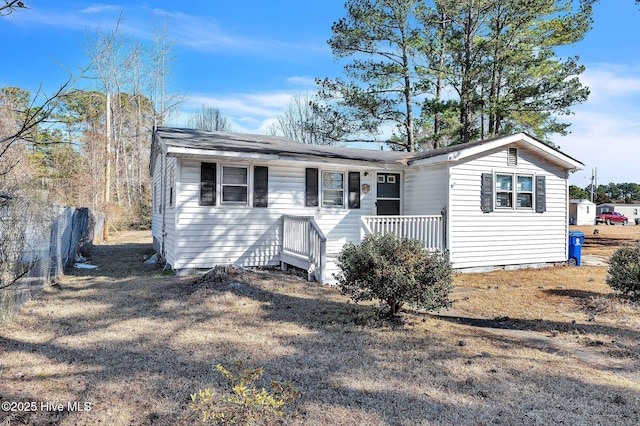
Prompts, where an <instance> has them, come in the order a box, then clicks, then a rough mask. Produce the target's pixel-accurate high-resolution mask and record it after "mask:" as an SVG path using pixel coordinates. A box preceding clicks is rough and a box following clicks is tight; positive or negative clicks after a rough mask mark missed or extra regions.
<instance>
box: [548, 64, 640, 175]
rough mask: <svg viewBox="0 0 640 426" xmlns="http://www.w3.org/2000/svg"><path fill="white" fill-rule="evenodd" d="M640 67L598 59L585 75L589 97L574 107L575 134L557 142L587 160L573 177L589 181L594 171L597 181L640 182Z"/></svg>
mask: <svg viewBox="0 0 640 426" xmlns="http://www.w3.org/2000/svg"><path fill="white" fill-rule="evenodd" d="M639 75H640V67H629V66H619V65H607V64H596V65H593V66H592V67H588V68H587V71H585V75H584V78H583V77H581V80H582V82H583V83H584V84H586V85H588V86H589V87H590V88H591V96H590V97H589V100H588V101H587V102H586V103H585V104H583V105H580V106H577V107H575V108H574V111H575V115H573V116H570V117H568V120H569V121H570V122H571V123H572V126H571V128H570V130H571V134H570V135H569V136H566V137H564V138H557V139H556V141H555V142H556V143H557V144H558V145H560V147H561V149H562V150H563V151H564V152H566V153H567V154H569V155H571V156H573V157H575V158H577V159H578V160H580V161H582V162H583V163H584V164H585V170H584V171H581V172H578V173H575V174H573V175H571V177H570V179H569V180H570V183H571V184H573V185H578V186H580V187H585V186H587V185H588V184H589V183H590V177H591V171H592V169H593V168H597V170H598V182H599V183H600V184H603V183H609V182H615V183H620V182H636V183H640V168H639V167H638V159H639V158H640V143H639V142H640V102H639V96H638V95H639V94H640V77H638V76H639Z"/></svg>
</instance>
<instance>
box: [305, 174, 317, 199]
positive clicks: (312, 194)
mask: <svg viewBox="0 0 640 426" xmlns="http://www.w3.org/2000/svg"><path fill="white" fill-rule="evenodd" d="M304 205H305V206H307V207H317V206H318V169H311V168H309V169H306V178H305V197H304Z"/></svg>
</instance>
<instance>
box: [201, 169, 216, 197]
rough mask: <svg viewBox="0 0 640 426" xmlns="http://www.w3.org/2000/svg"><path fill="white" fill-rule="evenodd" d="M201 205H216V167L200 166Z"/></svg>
mask: <svg viewBox="0 0 640 426" xmlns="http://www.w3.org/2000/svg"><path fill="white" fill-rule="evenodd" d="M200 205H201V206H215V205H216V165H215V163H202V164H201V165H200Z"/></svg>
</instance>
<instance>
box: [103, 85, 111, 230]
mask: <svg viewBox="0 0 640 426" xmlns="http://www.w3.org/2000/svg"><path fill="white" fill-rule="evenodd" d="M105 125H106V127H107V129H106V132H105V133H106V136H107V141H106V151H107V152H106V159H107V161H106V166H105V170H104V205H105V207H106V208H107V210H108V209H109V203H110V201H111V96H110V95H109V92H107V110H106V117H105ZM106 213H107V214H106V215H105V218H104V227H103V228H102V239H103V240H104V241H109V214H108V211H107V212H106Z"/></svg>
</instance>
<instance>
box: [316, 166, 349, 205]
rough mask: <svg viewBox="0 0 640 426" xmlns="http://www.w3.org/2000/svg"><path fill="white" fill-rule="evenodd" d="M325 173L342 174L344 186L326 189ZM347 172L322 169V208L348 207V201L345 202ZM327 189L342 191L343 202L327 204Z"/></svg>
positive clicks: (320, 187)
mask: <svg viewBox="0 0 640 426" xmlns="http://www.w3.org/2000/svg"><path fill="white" fill-rule="evenodd" d="M325 173H329V174H339V175H341V176H342V187H341V188H340V189H334V188H328V189H325V187H324V175H325ZM346 173H347V172H346V171H337V170H321V171H320V176H319V177H320V179H319V181H320V182H319V185H318V186H319V191H320V206H321V207H322V208H325V209H344V208H346V207H347V206H346V203H345V199H344V198H345V192H346V191H345V174H346ZM325 191H333V192H340V193H342V197H341V204H340V205H325V196H324V195H325Z"/></svg>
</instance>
